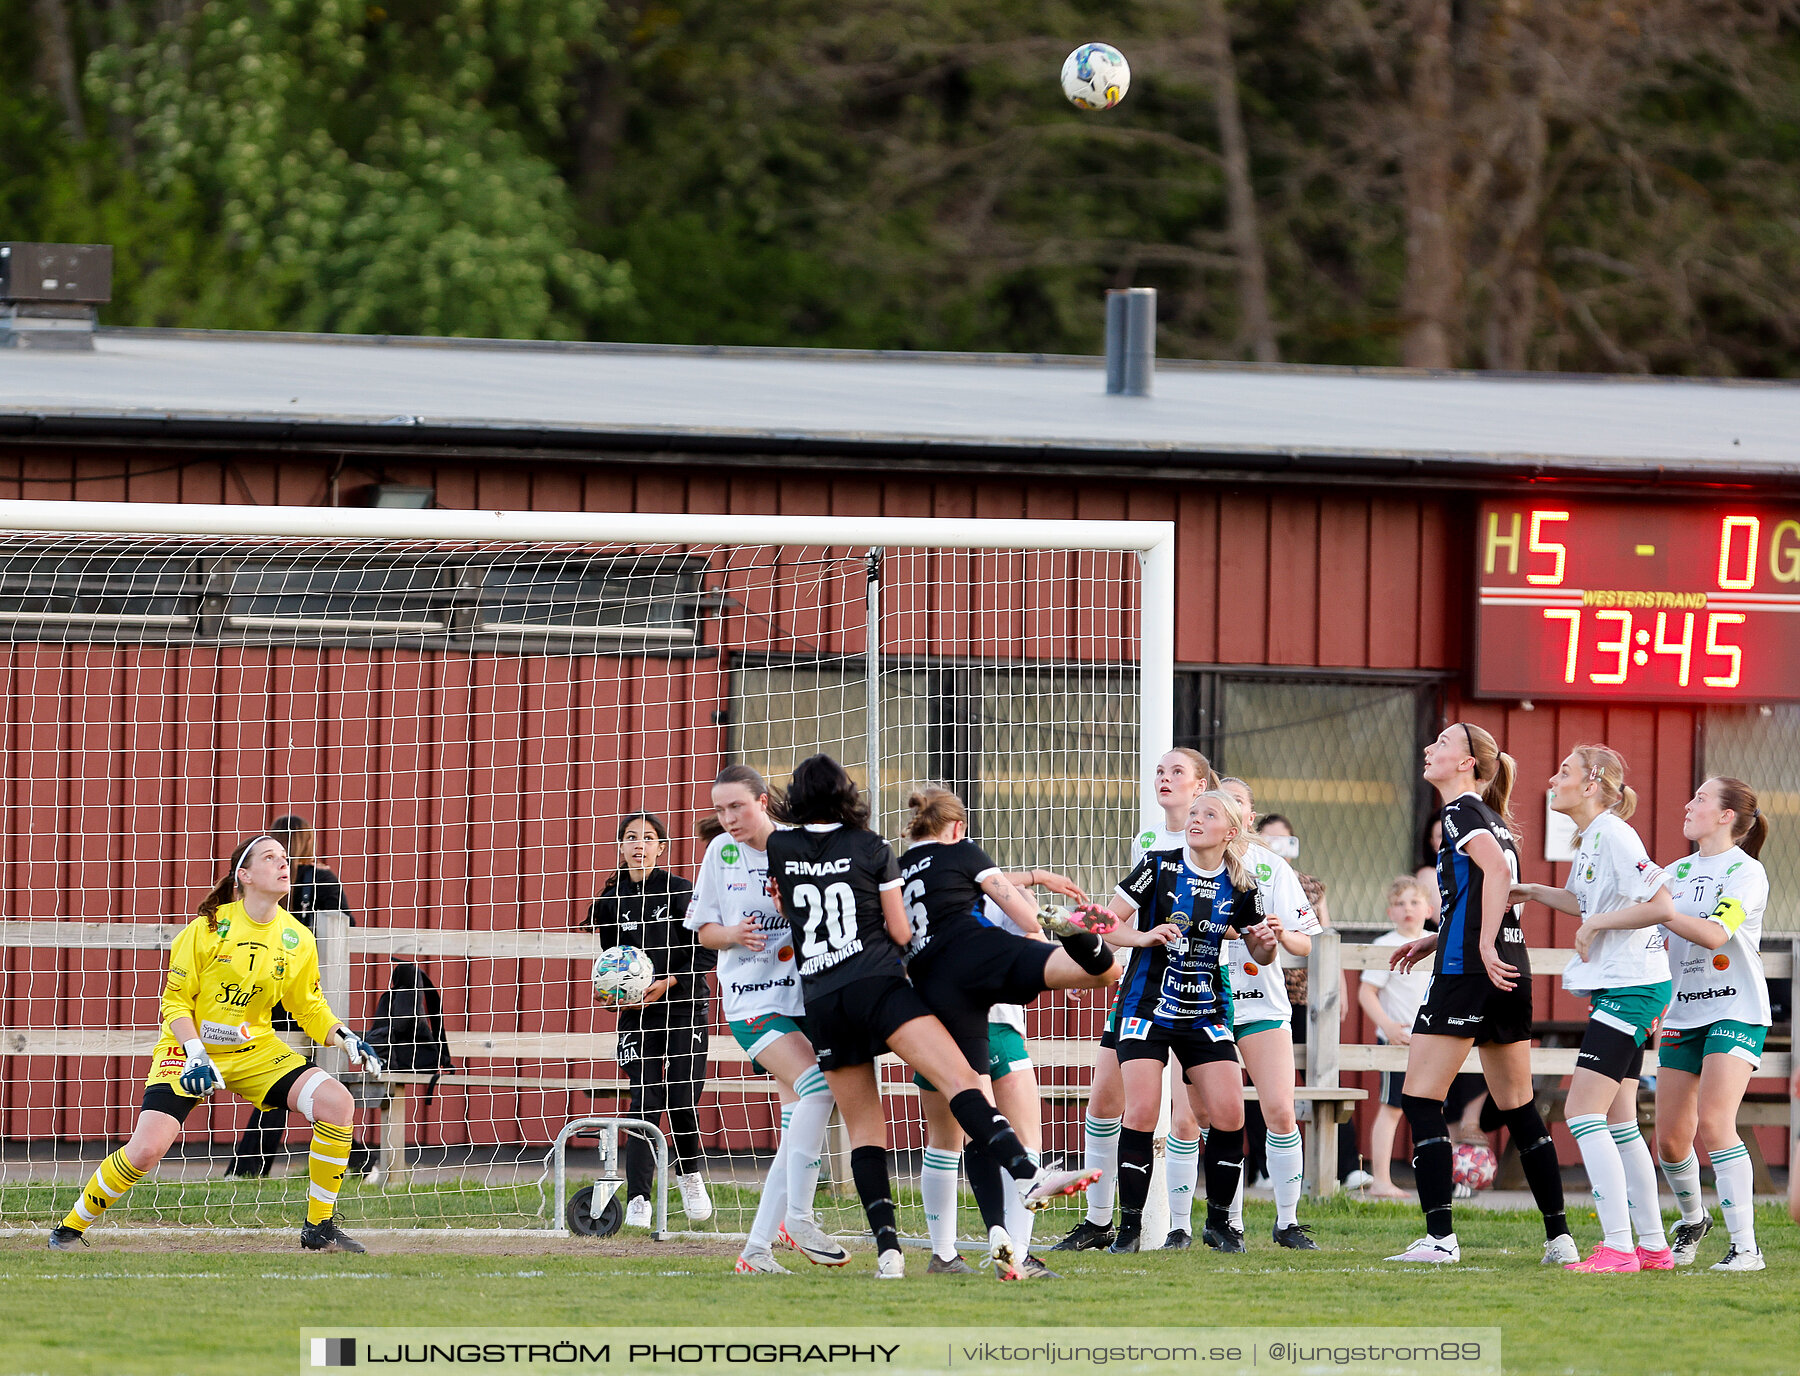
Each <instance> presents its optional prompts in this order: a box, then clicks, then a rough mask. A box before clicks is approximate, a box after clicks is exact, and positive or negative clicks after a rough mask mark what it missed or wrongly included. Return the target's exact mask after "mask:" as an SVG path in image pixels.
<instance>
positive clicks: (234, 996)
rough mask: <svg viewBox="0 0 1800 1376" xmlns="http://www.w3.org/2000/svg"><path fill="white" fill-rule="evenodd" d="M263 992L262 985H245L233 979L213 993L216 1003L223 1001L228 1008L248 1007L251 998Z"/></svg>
mask: <svg viewBox="0 0 1800 1376" xmlns="http://www.w3.org/2000/svg"><path fill="white" fill-rule="evenodd" d="M261 992H262V985H260V984H252V985H250V986H248V987H245V986H244V985H242V984H239V983H238V982H237V981H236V980H233V981H232V982H231V983H230V984H222V985H220V986H219V992H218V993H217V994H215V995H213V1002H214V1003H222V1004H224V1005H225V1006H226V1007H228V1008H248V1007H249V1006H250V1000H251V999H253V998H255V997H256V996H257V994H259V993H261Z"/></svg>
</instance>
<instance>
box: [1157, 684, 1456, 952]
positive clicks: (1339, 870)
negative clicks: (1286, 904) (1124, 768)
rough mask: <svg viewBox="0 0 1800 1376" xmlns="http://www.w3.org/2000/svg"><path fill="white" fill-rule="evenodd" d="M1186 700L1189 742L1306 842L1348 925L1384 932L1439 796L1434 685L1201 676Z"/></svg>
mask: <svg viewBox="0 0 1800 1376" xmlns="http://www.w3.org/2000/svg"><path fill="white" fill-rule="evenodd" d="M1182 677H1183V679H1184V680H1185V681H1184V682H1183V683H1181V684H1180V685H1179V691H1178V692H1177V695H1176V701H1177V710H1178V725H1179V726H1180V728H1181V735H1182V736H1183V737H1184V738H1183V739H1182V740H1181V741H1180V743H1181V744H1184V745H1192V746H1195V747H1196V748H1198V749H1200V750H1201V751H1203V752H1204V753H1205V755H1206V756H1207V758H1208V759H1209V760H1211V761H1212V763H1213V765H1214V767H1215V768H1217V769H1218V770H1219V772H1220V773H1221V774H1234V775H1237V776H1238V777H1239V778H1241V779H1243V780H1245V781H1246V782H1247V783H1248V784H1249V785H1250V789H1251V793H1252V795H1253V796H1254V797H1255V800H1256V810H1257V812H1258V813H1260V814H1262V815H1264V816H1267V815H1268V814H1270V813H1280V814H1281V815H1282V816H1284V817H1286V818H1287V819H1288V821H1289V823H1290V824H1291V825H1292V827H1293V829H1294V834H1295V835H1296V836H1297V837H1299V841H1300V856H1299V859H1298V860H1297V861H1295V865H1296V867H1297V868H1298V869H1300V870H1301V871H1302V872H1304V873H1306V874H1311V875H1316V876H1317V877H1318V878H1319V879H1321V880H1323V881H1324V883H1325V887H1326V898H1325V901H1326V905H1327V907H1328V908H1329V910H1330V914H1331V918H1332V921H1333V922H1334V923H1335V924H1337V925H1339V926H1361V927H1368V926H1384V925H1385V923H1386V919H1385V911H1386V903H1385V891H1386V888H1387V884H1388V881H1389V880H1391V879H1392V878H1393V877H1394V876H1395V875H1398V874H1407V873H1411V872H1412V870H1413V869H1414V867H1415V865H1416V863H1417V860H1416V857H1417V852H1418V845H1419V835H1420V831H1421V828H1422V825H1423V820H1424V818H1425V816H1427V815H1428V814H1429V812H1430V811H1431V809H1432V808H1433V807H1434V806H1435V805H1436V799H1435V797H1434V796H1433V795H1432V794H1431V792H1430V790H1429V789H1428V788H1427V787H1426V786H1425V785H1424V784H1422V783H1421V781H1420V779H1419V768H1420V765H1419V760H1420V755H1419V752H1420V750H1421V748H1422V747H1423V745H1424V742H1425V741H1426V740H1428V739H1429V738H1430V737H1431V736H1432V735H1434V734H1435V733H1436V730H1437V723H1436V707H1437V700H1438V690H1437V686H1436V684H1435V683H1434V682H1421V681H1401V682H1393V681H1386V682H1356V681H1354V680H1344V679H1326V678H1320V677H1316V676H1305V677H1300V676H1287V677H1283V676H1281V675H1279V674H1255V673H1247V672H1243V671H1236V670H1196V671H1192V672H1190V673H1187V674H1184V675H1183V676H1182Z"/></svg>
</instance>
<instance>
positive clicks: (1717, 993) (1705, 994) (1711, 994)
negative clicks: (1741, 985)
mask: <svg viewBox="0 0 1800 1376" xmlns="http://www.w3.org/2000/svg"><path fill="white" fill-rule="evenodd" d="M1736 997H1737V990H1736V989H1735V988H1733V987H1732V986H1730V985H1727V986H1726V987H1725V988H1723V989H1695V990H1694V991H1693V992H1691V993H1688V992H1685V991H1684V992H1682V993H1679V994H1677V995H1676V996H1675V1002H1677V1003H1705V1002H1706V1001H1707V1000H1708V999H1730V998H1736Z"/></svg>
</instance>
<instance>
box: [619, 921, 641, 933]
mask: <svg viewBox="0 0 1800 1376" xmlns="http://www.w3.org/2000/svg"><path fill="white" fill-rule="evenodd" d="M637 929H638V924H637V923H635V922H621V923H620V924H619V930H620V931H621V932H635V931H636V930H637Z"/></svg>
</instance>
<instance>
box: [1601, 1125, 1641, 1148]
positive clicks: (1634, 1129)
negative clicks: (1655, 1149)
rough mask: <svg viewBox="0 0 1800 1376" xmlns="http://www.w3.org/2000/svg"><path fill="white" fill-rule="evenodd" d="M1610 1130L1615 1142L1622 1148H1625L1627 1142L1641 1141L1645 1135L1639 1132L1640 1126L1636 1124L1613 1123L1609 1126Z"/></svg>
mask: <svg viewBox="0 0 1800 1376" xmlns="http://www.w3.org/2000/svg"><path fill="white" fill-rule="evenodd" d="M1608 1130H1609V1131H1610V1132H1611V1133H1612V1139H1613V1141H1615V1142H1617V1143H1618V1144H1619V1145H1620V1146H1624V1145H1625V1143H1627V1142H1632V1141H1641V1140H1643V1136H1644V1134H1643V1133H1641V1132H1639V1131H1638V1125H1637V1124H1636V1123H1612V1124H1610V1125H1609V1127H1608Z"/></svg>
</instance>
